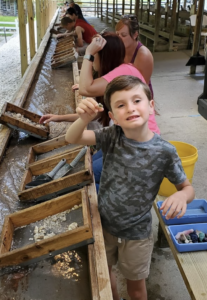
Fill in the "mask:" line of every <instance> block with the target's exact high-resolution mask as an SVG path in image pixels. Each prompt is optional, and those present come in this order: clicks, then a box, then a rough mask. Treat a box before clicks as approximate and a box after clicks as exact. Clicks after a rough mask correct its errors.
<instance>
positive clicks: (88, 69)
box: [79, 53, 108, 97]
mask: <svg viewBox="0 0 207 300" xmlns="http://www.w3.org/2000/svg"><path fill="white" fill-rule="evenodd" d="M86 54H87V53H86ZM107 84H108V82H107V81H106V80H105V79H104V78H97V79H93V74H92V62H91V61H89V60H87V59H84V60H83V63H82V67H81V72H80V78H79V93H80V94H81V95H82V96H86V97H98V96H103V95H104V93H105V90H106V86H107Z"/></svg>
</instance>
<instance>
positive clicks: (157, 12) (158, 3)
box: [153, 0, 161, 51]
mask: <svg viewBox="0 0 207 300" xmlns="http://www.w3.org/2000/svg"><path fill="white" fill-rule="evenodd" d="M160 9H161V0H157V1H156V2H155V37H154V47H153V48H154V51H156V47H157V44H158V40H159V31H160V18H161V14H160Z"/></svg>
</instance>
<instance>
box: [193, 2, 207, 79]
mask: <svg viewBox="0 0 207 300" xmlns="http://www.w3.org/2000/svg"><path fill="white" fill-rule="evenodd" d="M204 3H205V1H204V0H200V1H199V3H198V12H197V18H196V26H195V31H194V39H193V49H192V56H193V55H196V53H197V52H198V51H199V43H200V37H201V29H202V19H203V11H204ZM195 72H196V66H191V67H190V74H195Z"/></svg>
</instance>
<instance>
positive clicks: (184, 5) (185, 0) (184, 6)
mask: <svg viewBox="0 0 207 300" xmlns="http://www.w3.org/2000/svg"><path fill="white" fill-rule="evenodd" d="M186 2H187V0H184V4H183V8H184V9H186Z"/></svg>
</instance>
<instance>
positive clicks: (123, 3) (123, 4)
mask: <svg viewBox="0 0 207 300" xmlns="http://www.w3.org/2000/svg"><path fill="white" fill-rule="evenodd" d="M124 8H125V0H122V15H124Z"/></svg>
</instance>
